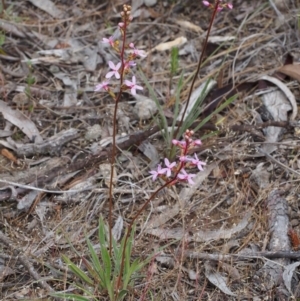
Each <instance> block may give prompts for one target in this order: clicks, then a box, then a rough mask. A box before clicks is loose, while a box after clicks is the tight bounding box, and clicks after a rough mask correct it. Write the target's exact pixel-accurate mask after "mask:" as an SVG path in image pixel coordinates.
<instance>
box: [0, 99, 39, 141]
mask: <svg viewBox="0 0 300 301" xmlns="http://www.w3.org/2000/svg"><path fill="white" fill-rule="evenodd" d="M0 111H1V113H2V114H3V117H4V118H5V119H6V120H8V121H9V122H10V123H12V124H14V125H15V126H17V127H18V128H19V129H20V130H21V131H22V132H23V133H24V134H25V135H26V136H27V137H28V138H29V139H30V140H31V141H34V142H37V143H39V142H42V141H43V138H42V136H41V135H40V133H39V130H38V129H37V127H36V126H35V124H34V123H33V122H32V121H31V120H30V119H29V118H28V117H26V116H25V115H24V114H22V113H21V112H20V111H18V110H12V109H11V108H10V107H9V106H8V105H7V104H6V103H5V102H4V101H2V100H0Z"/></svg>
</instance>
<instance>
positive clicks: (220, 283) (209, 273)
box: [204, 261, 236, 296]
mask: <svg viewBox="0 0 300 301" xmlns="http://www.w3.org/2000/svg"><path fill="white" fill-rule="evenodd" d="M204 267H205V276H206V278H207V279H208V280H209V282H211V283H212V284H213V285H215V286H216V287H217V288H219V289H220V290H221V291H222V292H223V293H224V294H226V295H229V296H236V294H234V293H233V292H232V291H231V290H230V288H229V287H228V286H227V284H226V283H227V278H226V277H224V276H222V275H221V274H220V273H219V272H217V271H215V270H214V269H213V267H212V266H211V264H210V262H208V261H207V262H205V263H204Z"/></svg>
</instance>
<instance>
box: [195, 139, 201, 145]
mask: <svg viewBox="0 0 300 301" xmlns="http://www.w3.org/2000/svg"><path fill="white" fill-rule="evenodd" d="M201 144H202V142H201V140H200V139H197V140H195V141H194V145H201Z"/></svg>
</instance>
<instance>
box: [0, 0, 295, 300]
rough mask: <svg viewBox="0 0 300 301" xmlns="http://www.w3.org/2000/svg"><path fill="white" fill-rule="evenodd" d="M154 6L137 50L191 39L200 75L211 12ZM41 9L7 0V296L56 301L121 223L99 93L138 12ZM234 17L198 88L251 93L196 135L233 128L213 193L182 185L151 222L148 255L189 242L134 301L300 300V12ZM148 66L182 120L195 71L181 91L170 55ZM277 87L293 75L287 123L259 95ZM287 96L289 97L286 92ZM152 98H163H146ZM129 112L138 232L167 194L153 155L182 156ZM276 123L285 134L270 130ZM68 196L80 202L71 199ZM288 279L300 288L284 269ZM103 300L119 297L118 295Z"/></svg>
mask: <svg viewBox="0 0 300 301" xmlns="http://www.w3.org/2000/svg"><path fill="white" fill-rule="evenodd" d="M138 2H139V1H134V3H133V7H134V8H135V10H134V16H135V18H134V21H133V23H132V25H131V27H130V28H129V33H128V38H129V40H131V41H134V43H135V44H136V45H137V47H139V48H140V49H144V50H145V51H149V49H154V47H156V46H157V45H159V44H161V43H164V42H167V41H172V40H175V39H176V38H179V37H186V39H187V42H186V43H185V44H184V45H181V46H180V47H179V50H180V59H179V69H180V72H181V71H184V79H185V80H187V79H188V78H189V76H190V75H191V74H192V73H193V72H194V71H195V69H196V66H197V60H198V57H199V54H200V51H201V49H202V43H203V39H204V37H205V32H206V30H207V28H208V24H209V19H210V13H211V12H210V11H209V10H208V9H207V8H205V7H203V5H202V3H201V1H182V0H179V1H158V3H156V4H155V5H154V6H153V7H147V6H145V5H141V6H139V5H138ZM38 3H40V4H41V3H43V1H40V2H39V1H11V2H9V1H2V12H1V22H0V28H1V31H2V33H1V35H0V37H1V38H2V39H3V42H2V45H1V50H0V59H1V65H0V70H1V73H0V74H1V77H0V79H1V95H2V99H1V104H0V105H1V112H2V116H1V131H0V134H1V141H0V143H1V149H2V150H1V155H0V160H1V165H0V171H1V181H2V183H1V190H0V199H1V212H0V214H1V216H0V227H1V228H0V230H1V232H0V243H1V244H0V246H1V254H0V277H1V280H2V281H1V282H2V284H1V287H2V292H1V295H0V296H1V300H21V299H22V300H24V299H25V300H51V299H50V298H49V297H47V293H48V292H49V291H59V290H63V289H66V288H67V287H66V285H67V284H66V282H65V280H66V277H67V272H66V271H65V269H64V265H63V263H62V261H61V255H62V254H65V255H67V256H69V257H70V258H72V259H73V260H74V261H75V262H78V264H79V263H80V257H78V254H79V255H80V256H82V257H84V256H85V255H86V254H87V247H86V244H85V240H86V236H88V237H89V238H90V239H91V240H92V241H93V243H94V244H95V245H96V244H97V240H96V236H95V232H96V231H97V225H98V219H99V216H103V217H104V219H106V220H107V215H108V188H107V184H108V183H107V180H105V177H107V173H108V172H109V167H108V165H107V163H108V162H109V159H110V154H111V151H110V148H109V147H110V144H109V143H110V141H111V140H110V139H109V138H110V136H111V133H112V113H113V106H114V103H113V101H112V100H111V99H110V97H109V96H108V95H106V94H105V93H95V92H94V91H93V90H94V87H95V85H96V84H97V83H99V82H100V81H101V80H102V79H103V78H104V76H105V74H106V72H107V62H108V61H109V60H115V58H116V56H115V54H114V53H113V51H111V50H109V48H105V47H103V44H102V43H101V40H102V38H103V37H108V36H110V35H111V34H112V33H114V32H115V30H116V29H117V27H116V26H117V23H118V22H119V12H120V11H121V8H122V5H123V4H124V3H123V2H122V1H107V2H105V1H84V0H82V1H80V0H77V1H68V0H65V1H63V0H62V1H53V2H52V3H53V4H54V5H55V6H53V7H52V8H50V6H49V7H47V8H46V9H45V8H43V7H38V5H39V4H38ZM129 4H130V3H129ZM3 5H4V6H5V7H4V9H3ZM233 5H234V9H233V10H232V11H222V12H221V13H219V14H218V15H217V18H216V20H215V22H214V26H213V28H212V33H211V37H212V38H213V37H215V38H216V39H217V40H216V41H215V42H213V41H210V43H209V45H208V49H207V54H206V58H207V61H206V64H205V66H204V67H203V69H202V70H201V74H200V76H199V78H198V80H197V82H196V85H195V86H196V87H198V86H199V85H200V84H201V83H203V82H205V80H207V79H208V78H209V77H212V78H214V79H216V80H217V82H218V87H217V88H215V92H214V93H216V94H213V93H211V94H210V95H209V96H208V98H207V101H206V103H207V104H209V103H210V102H211V101H212V100H213V99H214V98H215V97H214V95H219V96H220V95H222V96H224V95H223V92H222V91H223V90H222V87H227V90H226V91H230V90H232V91H233V92H234V93H236V92H239V93H238V98H237V99H236V100H235V102H234V103H233V104H232V105H230V106H229V107H227V108H226V109H225V110H223V111H222V112H220V113H219V114H218V115H217V116H215V117H214V118H213V119H212V120H211V121H210V122H209V124H208V125H206V127H204V128H202V129H201V130H200V131H198V132H197V133H196V136H197V137H199V138H202V137H203V136H204V135H206V134H209V133H211V132H212V131H216V130H218V132H217V135H214V136H213V137H210V138H207V139H205V140H203V146H202V147H201V148H199V149H198V150H197V154H198V155H199V156H200V157H201V159H202V160H206V162H207V166H206V169H205V171H204V172H202V173H200V174H199V175H198V178H197V181H198V182H197V185H196V186H193V187H187V186H184V185H178V186H176V187H172V189H166V190H165V191H164V192H163V193H162V194H161V195H160V196H159V198H157V199H156V200H155V201H154V202H153V203H151V205H149V208H147V209H146V210H145V212H144V213H143V214H142V216H141V217H140V219H139V220H138V225H137V233H136V239H135V246H134V250H133V257H140V258H143V259H144V258H146V257H147V256H150V255H151V254H155V252H156V251H157V250H158V249H159V248H160V247H163V246H166V245H167V244H168V243H169V242H171V241H174V240H175V242H174V243H172V244H169V245H168V246H166V247H165V248H164V250H163V254H162V253H160V254H159V255H158V254H156V256H154V257H153V260H152V261H151V263H150V264H149V265H148V266H147V267H146V268H145V269H144V270H143V275H144V276H145V278H143V279H142V280H140V281H137V283H136V287H132V288H131V290H130V291H129V295H128V297H127V300H151V294H152V296H153V299H152V300H289V299H291V298H292V297H293V296H294V298H300V292H299V281H298V278H297V267H296V263H297V260H298V258H299V257H300V253H298V252H297V250H298V247H299V245H300V242H299V239H298V234H297V233H300V229H299V227H300V225H299V202H298V195H299V188H298V185H299V180H298V179H299V175H300V171H299V168H300V165H299V159H298V149H299V129H298V123H297V120H298V115H297V102H296V101H298V100H299V82H298V80H299V78H300V76H299V74H300V72H299V71H298V69H297V67H295V68H292V69H291V70H292V71H293V72H292V74H291V70H290V74H288V75H289V76H285V77H284V76H283V74H282V73H281V74H279V73H278V72H277V73H276V71H278V69H279V68H280V67H282V66H283V65H284V64H285V65H297V63H298V62H299V60H300V53H299V46H300V41H299V30H300V29H299V26H300V25H299V21H298V20H299V3H298V2H296V1H282V2H278V1H277V2H276V1H275V0H273V1H270V2H268V1H239V0H238V1H233ZM275 8H276V9H275ZM182 21H187V22H189V23H188V24H187V23H182ZM228 37H233V39H228ZM220 38H227V39H226V41H225V42H224V43H223V42H220ZM220 45H221V47H219V48H218V46H220ZM138 64H139V65H140V67H141V68H142V70H143V72H144V73H145V74H146V76H147V77H148V79H149V81H150V83H151V85H152V86H153V88H154V89H155V91H156V93H157V94H158V95H159V98H160V100H161V103H162V105H163V106H164V110H165V112H166V114H167V116H168V117H169V119H170V120H172V118H173V117H174V116H173V104H174V98H173V94H172V93H173V92H174V87H176V82H177V81H178V79H179V73H178V75H176V76H175V77H174V79H173V80H174V81H173V83H172V85H170V72H169V70H170V51H169V50H164V51H156V50H154V51H151V52H149V54H148V56H147V58H145V59H143V60H140V61H139V62H138ZM264 75H269V76H276V77H277V78H280V81H281V82H282V83H284V85H285V86H286V87H288V88H289V90H290V91H291V92H292V95H293V96H294V97H295V103H294V105H293V103H292V100H291V99H289V98H287V97H283V96H282V95H281V96H280V97H281V98H283V99H284V100H282V101H279V103H277V102H276V105H278V106H279V109H278V110H277V113H276V114H275V115H274V113H273V115H272V114H271V113H270V109H269V107H268V106H270V107H272V104H271V105H270V104H269V105H266V104H265V103H264V104H263V99H262V96H261V95H259V93H258V91H261V88H266V89H273V90H274V87H276V85H274V84H270V83H269V81H268V80H264V81H261V80H260V79H261V78H262V76H264ZM280 75H281V77H280ZM297 79H298V80H297ZM138 81H139V83H141V79H140V78H139V79H138ZM242 83H243V84H244V86H242V85H241V84H242ZM188 86H189V85H187V86H186V87H185V89H184V90H183V91H182V95H181V99H182V103H184V102H185V99H186V96H187V93H188ZM241 86H242V88H240V89H239V88H238V87H241ZM228 87H229V88H228ZM225 89H226V88H225ZM274 93H277V94H274V95H273V96H272V97H273V98H275V99H277V98H279V96H278V95H279V94H278V89H277V91H276V89H275V92H274ZM140 94H141V93H140ZM142 94H143V95H145V96H149V93H148V91H147V90H146V88H144V90H143V91H142ZM224 97H225V98H226V95H225V96H224ZM227 97H228V95H227ZM281 98H280V99H281ZM122 100H123V101H122V103H121V105H120V112H119V115H118V135H119V136H125V137H128V139H127V140H126V138H125V141H122V142H119V149H120V153H119V154H118V157H117V165H116V174H117V179H115V185H114V212H113V216H114V220H116V219H117V218H118V217H122V219H123V220H124V226H126V225H128V223H129V222H130V220H131V218H132V217H133V216H134V215H135V213H136V212H137V210H138V209H139V208H140V206H141V205H142V204H143V203H144V202H145V200H147V199H148V197H149V196H150V195H151V193H153V191H155V189H156V188H158V187H159V186H158V185H159V183H158V182H153V181H152V180H151V178H150V177H149V170H150V166H151V162H150V163H149V158H147V157H146V156H145V154H144V153H143V152H142V151H141V148H138V147H137V146H141V145H143V144H144V143H146V142H147V143H149V144H151V145H152V146H154V147H155V149H156V150H157V152H158V156H159V159H162V158H164V156H165V155H166V153H165V149H166V148H167V147H168V146H167V145H165V144H164V143H165V142H164V140H163V139H162V136H161V135H160V134H159V131H157V130H156V131H155V130H154V131H151V129H152V128H153V125H154V122H153V121H152V120H151V119H150V120H140V119H139V117H138V116H137V115H136V114H135V113H134V111H133V107H134V105H135V102H136V101H135V100H134V99H133V98H132V97H131V96H130V95H129V94H127V93H126V94H124V99H122ZM282 103H283V104H284V105H283V106H281V105H282ZM291 103H292V105H291ZM273 104H274V103H273ZM279 112H280V113H282V112H283V115H281V114H280V113H279ZM284 112H288V115H284ZM270 114H271V115H272V116H271V115H270ZM270 116H271V117H270ZM285 117H286V118H285ZM202 118H203V117H202ZM200 120H201V118H200V119H199V120H197V121H195V126H196V124H197V123H199V121H200ZM268 122H269V123H268ZM270 122H273V123H272V124H273V125H277V127H276V129H277V130H278V129H279V133H278V132H277V131H275V132H274V131H272V129H271V132H267V129H268V128H269V129H270V127H267V126H269V125H270V124H271V123H270ZM216 127H217V128H216ZM263 128H264V130H263ZM149 129H150V130H149ZM273 129H274V128H273ZM155 132H156V133H155ZM150 134H151V135H152V134H156V135H155V136H154V137H153V136H151V137H150ZM126 135H127V136H126ZM259 149H260V150H262V151H263V152H259V151H258V150H259ZM152 163H153V162H152ZM28 186H34V187H37V188H40V190H33V189H29V188H28ZM82 189H84V191H82ZM49 190H51V191H52V193H50V192H49ZM66 190H74V191H75V192H74V193H73V194H72V193H68V194H62V193H59V192H61V191H66ZM71 245H72V246H73V247H71ZM74 249H76V250H77V253H76V252H75V251H74ZM293 263H295V266H294V267H291V266H290V264H293ZM287 267H290V269H291V270H292V271H294V278H293V280H291V279H290V278H289V277H288V276H287V275H286V274H285V273H284V271H287V270H288V268H287ZM69 276H70V277H72V275H71V274H69ZM289 283H290V291H289V289H288V286H289ZM149 292H151V294H150V293H149ZM98 298H99V300H108V299H107V297H106V296H105V294H99V297H98Z"/></svg>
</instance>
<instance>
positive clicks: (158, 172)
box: [149, 164, 166, 181]
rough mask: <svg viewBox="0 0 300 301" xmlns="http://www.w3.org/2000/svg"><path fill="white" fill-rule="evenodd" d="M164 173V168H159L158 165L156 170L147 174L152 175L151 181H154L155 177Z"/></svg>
mask: <svg viewBox="0 0 300 301" xmlns="http://www.w3.org/2000/svg"><path fill="white" fill-rule="evenodd" d="M165 172H166V170H165V168H161V165H160V164H159V165H158V166H157V170H151V171H150V172H149V173H151V174H152V180H153V181H155V180H156V178H157V177H159V176H160V175H163V174H164V173H165Z"/></svg>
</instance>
